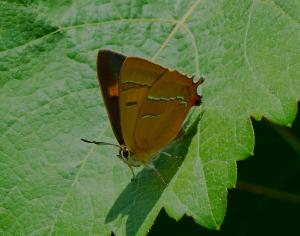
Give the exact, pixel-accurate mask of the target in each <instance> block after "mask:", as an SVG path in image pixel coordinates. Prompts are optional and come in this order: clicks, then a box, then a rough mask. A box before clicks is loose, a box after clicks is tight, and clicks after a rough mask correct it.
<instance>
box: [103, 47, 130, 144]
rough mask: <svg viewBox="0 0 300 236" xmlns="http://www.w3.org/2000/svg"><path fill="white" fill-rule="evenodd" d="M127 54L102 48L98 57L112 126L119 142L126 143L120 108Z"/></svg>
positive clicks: (104, 96)
mask: <svg viewBox="0 0 300 236" xmlns="http://www.w3.org/2000/svg"><path fill="white" fill-rule="evenodd" d="M125 59H126V56H124V55H122V54H120V53H116V52H113V51H110V50H106V49H103V50H100V51H99V52H98V57H97V74H98V82H99V85H100V88H101V91H102V96H103V99H104V103H105V106H106V110H107V113H108V116H109V120H110V123H111V126H112V128H113V131H114V134H115V136H116V138H117V140H118V142H119V144H121V145H122V144H124V138H123V135H122V129H121V119H120V109H119V86H120V84H119V83H120V81H119V78H120V71H121V67H122V64H123V62H124V60H125Z"/></svg>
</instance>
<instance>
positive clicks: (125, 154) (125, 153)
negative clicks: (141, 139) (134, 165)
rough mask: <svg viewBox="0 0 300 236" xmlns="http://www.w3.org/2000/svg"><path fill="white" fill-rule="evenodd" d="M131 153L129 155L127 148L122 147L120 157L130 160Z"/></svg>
mask: <svg viewBox="0 0 300 236" xmlns="http://www.w3.org/2000/svg"><path fill="white" fill-rule="evenodd" d="M129 155H130V153H129V150H128V149H127V148H126V147H122V148H121V149H120V156H121V157H122V158H124V159H126V160H128V157H129Z"/></svg>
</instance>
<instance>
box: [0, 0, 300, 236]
mask: <svg viewBox="0 0 300 236" xmlns="http://www.w3.org/2000/svg"><path fill="white" fill-rule="evenodd" d="M299 11H300V2H299V1H298V0H290V1H284V0H244V1H239V0H223V1H221V0H220V1H217V0H215V1H212V0H207V1H204V0H203V1H201V0H198V1H187V0H182V1H177V0H173V1H172V0H171V1H170V0H169V1H167V0H166V1H137V0H135V1H129V0H114V1H108V0H107V1H106V0H102V1H100V0H99V1H92V0H86V1H80V0H65V1H63V0H59V1H58V0H57V1H34V0H32V1H25V0H24V1H22V0H20V1H3V0H2V1H0V27H1V28H0V101H1V103H0V114H1V120H0V132H1V137H0V234H1V235H29V234H30V235H92V234H95V235H109V234H110V232H111V231H113V232H115V233H116V234H117V235H145V234H146V233H147V232H148V231H149V229H150V227H151V225H152V224H153V222H154V220H155V218H156V216H157V215H158V213H159V211H160V209H161V208H162V207H165V209H166V211H167V213H168V214H169V215H170V216H171V217H173V218H175V219H179V218H180V217H182V216H183V215H184V214H187V215H189V216H192V217H193V218H194V219H195V221H196V222H197V223H199V224H201V225H203V226H206V227H209V228H219V227H220V224H221V223H222V220H223V218H224V215H225V210H226V197H227V188H230V187H234V185H235V181H236V166H235V165H236V161H237V160H241V159H244V158H246V157H247V156H249V155H251V154H252V152H253V146H254V135H253V130H252V125H251V121H250V116H252V117H254V118H255V119H261V118H262V116H264V117H266V118H267V119H269V120H271V121H273V122H275V123H277V124H283V125H290V124H291V123H292V121H293V119H294V117H295V114H296V112H297V107H296V103H297V100H299V99H300V79H299V78H300V56H299V55H300V27H299V22H300V16H299ZM100 48H110V49H113V50H117V51H120V52H123V53H125V54H127V55H136V56H142V57H145V58H149V59H152V60H154V61H155V62H157V63H161V64H162V65H164V66H168V67H171V68H176V69H178V70H180V71H182V72H185V73H188V74H196V75H197V76H198V75H200V74H204V75H205V77H206V79H207V80H206V82H205V85H204V86H203V89H202V92H203V96H204V104H203V110H204V115H203V118H202V120H201V121H200V122H199V114H200V110H199V109H194V111H193V115H192V116H190V117H189V119H188V121H187V123H186V129H187V133H186V135H185V136H184V137H182V138H181V139H179V140H178V141H176V143H174V144H173V145H171V146H170V147H169V148H168V151H169V152H171V153H174V155H181V156H184V159H172V158H165V157H164V158H160V159H159V160H158V162H157V163H156V165H157V167H158V169H159V171H160V172H161V173H162V175H163V176H165V178H166V179H167V181H168V182H169V184H168V185H167V186H164V185H163V184H162V183H161V182H160V180H159V179H158V178H157V176H155V174H154V172H153V171H151V170H145V169H143V170H142V169H139V171H140V172H139V173H138V179H137V180H136V181H134V182H130V179H131V173H130V170H129V169H128V167H126V166H125V165H124V164H123V163H121V162H120V161H119V160H118V159H117V158H116V157H115V156H116V153H117V150H115V149H114V148H111V147H97V146H92V145H88V144H85V143H82V142H81V141H80V138H89V139H96V140H103V141H111V142H116V140H115V138H114V136H113V134H112V131H111V128H110V126H109V122H108V118H107V115H106V112H105V108H104V106H103V101H102V99H101V97H100V96H99V88H98V85H97V81H96V72H95V60H96V54H97V51H98V50H99V49H100Z"/></svg>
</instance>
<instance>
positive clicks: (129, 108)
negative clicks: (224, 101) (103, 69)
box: [119, 57, 168, 153]
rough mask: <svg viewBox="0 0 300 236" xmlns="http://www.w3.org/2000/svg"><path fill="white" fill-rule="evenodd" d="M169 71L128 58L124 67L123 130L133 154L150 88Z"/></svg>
mask: <svg viewBox="0 0 300 236" xmlns="http://www.w3.org/2000/svg"><path fill="white" fill-rule="evenodd" d="M167 71H168V70H167V69H165V68H163V67H161V66H159V65H156V64H154V63H152V62H149V61H147V60H143V59H141V58H135V57H128V58H127V59H126V60H125V61H124V63H123V65H122V69H121V74H120V88H119V91H120V100H119V107H120V117H121V129H122V134H123V137H124V141H125V144H126V146H127V147H128V149H129V150H130V151H131V152H133V153H135V152H136V151H137V147H136V142H135V132H136V129H135V127H136V124H137V122H138V118H139V113H140V110H141V106H142V104H143V102H144V100H145V98H146V97H147V95H148V93H149V90H150V88H151V87H152V86H153V84H155V82H156V81H157V80H159V78H160V77H161V76H163V75H164V74H165V73H166V72H167ZM144 135H147V134H144Z"/></svg>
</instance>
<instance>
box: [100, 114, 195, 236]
mask: <svg viewBox="0 0 300 236" xmlns="http://www.w3.org/2000/svg"><path fill="white" fill-rule="evenodd" d="M199 119H200V116H198V119H196V120H195V121H194V122H193V123H192V125H190V126H189V127H188V129H187V131H186V132H185V133H184V134H183V135H182V136H180V137H178V139H177V140H175V141H174V142H173V143H172V144H171V145H170V146H168V147H167V148H166V149H165V150H163V151H165V152H168V153H170V154H172V155H173V156H174V157H166V156H164V155H161V156H160V158H158V159H157V161H155V166H156V168H157V170H158V171H159V172H160V173H161V175H162V176H163V178H164V179H165V181H166V182H167V184H168V183H169V182H170V181H171V179H172V178H173V176H174V175H175V173H176V172H177V170H178V168H180V166H181V164H182V162H183V160H184V158H175V156H177V157H179V156H180V157H185V155H186V153H187V150H188V147H189V146H190V143H191V141H192V138H193V136H194V135H195V133H196V131H197V125H198V123H199ZM166 187H167V185H165V184H164V183H162V181H161V180H160V179H159V178H158V176H157V175H156V173H155V172H154V171H153V170H150V169H145V168H144V169H143V170H142V171H141V172H139V173H138V175H137V179H136V180H134V181H132V182H130V183H129V184H128V186H127V187H126V188H125V189H124V191H123V192H122V193H121V194H120V196H119V197H118V199H117V200H116V202H115V203H114V205H113V207H112V208H111V209H110V211H109V213H108V215H107V217H106V219H105V222H106V223H109V222H111V221H113V220H115V219H116V218H118V217H120V215H122V216H124V215H127V216H128V219H127V224H126V234H127V235H136V233H137V231H138V230H139V228H140V226H141V225H142V224H143V222H144V221H145V219H146V218H147V217H148V215H149V213H150V212H151V210H152V208H153V207H154V206H155V204H156V203H157V201H158V200H159V199H160V197H161V194H162V193H163V191H164V190H165V188H166Z"/></svg>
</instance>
